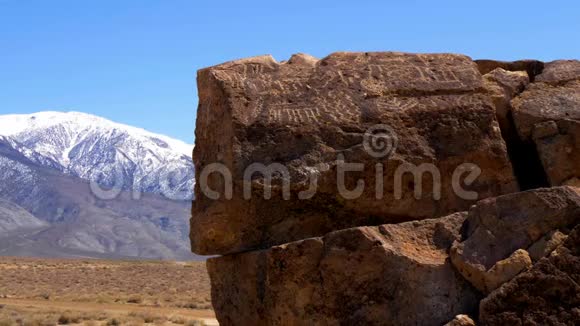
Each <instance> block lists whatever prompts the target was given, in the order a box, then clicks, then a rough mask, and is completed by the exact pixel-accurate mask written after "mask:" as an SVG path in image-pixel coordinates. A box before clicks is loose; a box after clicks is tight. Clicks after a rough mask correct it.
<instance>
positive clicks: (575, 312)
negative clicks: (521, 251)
mask: <svg viewBox="0 0 580 326" xmlns="http://www.w3.org/2000/svg"><path fill="white" fill-rule="evenodd" d="M579 284H580V227H576V228H575V229H574V231H573V232H572V233H571V234H570V236H569V237H568V239H567V240H566V241H565V242H564V244H563V245H562V246H560V247H559V248H558V249H557V250H556V251H554V252H553V253H552V254H551V255H550V256H549V257H548V258H543V259H541V260H540V261H539V262H538V263H537V264H536V265H534V267H533V268H532V269H531V270H529V271H527V272H525V273H522V274H520V275H518V276H517V277H516V278H514V279H513V280H511V281H510V282H508V283H506V284H504V285H503V286H502V287H500V288H499V289H497V290H496V291H494V292H492V293H491V294H490V295H489V297H487V298H486V299H484V300H483V301H482V302H481V308H480V321H481V324H482V325H490V326H491V325H501V326H503V325H578V321H580V285H579Z"/></svg>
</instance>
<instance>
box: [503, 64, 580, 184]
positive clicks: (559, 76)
mask: <svg viewBox="0 0 580 326" xmlns="http://www.w3.org/2000/svg"><path fill="white" fill-rule="evenodd" d="M512 105H513V117H514V121H515V125H516V127H517V131H518V134H519V136H520V137H521V139H522V140H523V141H525V142H532V143H534V144H535V147H536V149H537V151H538V154H539V157H540V160H541V162H542V165H543V168H544V171H545V174H546V176H547V179H548V182H549V184H550V185H552V186H559V185H566V184H568V185H573V184H576V185H578V184H580V183H579V182H578V180H579V178H580V61H555V62H552V63H549V64H547V65H546V67H545V69H544V72H543V73H542V74H541V75H539V76H538V77H537V78H536V82H535V83H534V84H532V85H530V87H528V89H527V90H526V91H525V92H523V93H522V94H521V95H520V96H519V97H517V98H516V99H514V100H513V103H512Z"/></svg>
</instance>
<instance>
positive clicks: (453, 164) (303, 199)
mask: <svg viewBox="0 0 580 326" xmlns="http://www.w3.org/2000/svg"><path fill="white" fill-rule="evenodd" d="M520 77H522V76H521V74H520V75H518V76H516V79H518V80H519V79H521V78H520ZM518 82H519V81H518ZM522 83H523V81H522ZM516 87H520V86H519V85H518V86H516ZM198 88H199V96H200V101H199V107H198V115H197V127H196V146H195V150H194V162H195V165H196V179H197V183H196V190H195V191H196V193H195V197H196V200H195V202H194V205H193V218H192V220H191V239H192V249H193V251H194V252H196V253H200V254H226V253H232V252H239V251H244V250H249V249H255V248H265V247H268V246H271V245H275V244H281V243H286V242H290V241H294V240H299V239H304V238H307V237H312V236H320V235H323V234H325V233H327V232H330V231H333V230H339V229H344V228H348V227H353V226H359V225H378V224H381V223H396V222H403V221H407V220H412V219H425V218H432V217H438V216H445V215H447V214H449V213H452V212H456V211H461V210H465V209H467V208H469V206H470V205H472V204H473V203H474V202H475V199H481V198H487V197H492V196H497V195H500V194H505V193H510V192H514V191H516V190H517V185H516V182H515V178H514V175H513V172H512V167H511V164H510V162H509V160H508V155H507V152H506V147H505V143H504V141H503V139H502V137H501V133H500V129H499V126H498V123H497V120H496V110H495V104H496V103H494V99H493V98H492V97H493V96H492V94H491V93H490V92H489V91H488V90H487V89H486V88H485V85H484V81H483V78H482V76H481V74H480V72H479V70H478V66H477V64H475V63H474V62H473V61H471V60H470V59H469V58H468V57H465V56H462V55H452V54H416V55H415V54H403V53H392V52H384V53H334V54H331V55H330V56H328V57H326V58H324V59H322V60H317V59H315V58H312V57H310V56H306V55H295V56H293V57H292V58H291V59H290V60H289V61H288V62H282V63H279V62H276V61H275V60H274V59H273V58H272V57H270V56H262V57H255V58H249V59H243V60H238V61H233V62H229V63H225V64H222V65H218V66H215V67H210V68H206V69H202V70H200V71H199V72H198ZM381 129H383V130H381ZM381 131H382V132H383V133H382V136H380V135H379V136H377V134H380V133H379V132H381ZM385 133H386V135H385ZM365 134H366V135H367V136H366V137H365ZM381 141H383V143H381ZM374 145H376V147H374ZM380 146H383V147H382V148H381V147H380ZM385 147H386V148H385ZM388 149H390V150H388ZM340 162H345V163H349V164H350V163H356V164H360V165H361V167H360V168H357V169H358V171H356V172H353V171H350V172H348V173H346V174H345V177H344V179H343V180H344V182H341V181H340V180H341V178H340V177H337V175H338V174H340V170H341V169H342V168H344V167H345V165H344V164H341V163H340ZM216 163H218V164H219V166H220V167H222V168H223V169H225V170H227V171H228V172H227V174H229V173H231V180H230V181H226V180H227V178H224V177H223V176H222V175H221V174H220V173H211V174H209V175H207V174H204V170H205V171H206V172H210V171H212V169H214V168H216V167H217V166H218V165H216ZM378 163H380V164H382V167H381V168H377V166H376V165H377V164H378ZM464 163H470V165H469V168H466V166H464V165H463V164H464ZM256 164H263V165H266V166H268V167H270V168H271V169H270V170H268V171H267V172H270V173H272V176H271V177H269V175H267V174H266V175H264V174H263V173H259V171H260V166H258V165H256ZM422 164H423V165H422ZM473 164H474V165H476V166H477V167H479V169H480V171H481V173H480V175H479V176H478V177H477V178H476V179H475V180H474V181H473V182H467V184H464V182H463V180H464V179H465V178H466V175H467V174H468V173H467V172H466V171H465V169H467V170H469V169H473ZM341 166H342V168H341ZM262 168H264V166H262ZM349 169H350V168H349ZM353 169H354V168H353ZM377 169H378V170H380V171H381V175H380V176H379V177H377V172H376V171H377ZM434 171H435V172H434ZM461 171H463V173H462V172H461ZM252 172H256V173H252ZM413 172H415V173H416V178H414V175H413ZM422 173H424V175H423V174H422ZM434 175H435V177H433V176H434ZM439 176H440V179H439ZM454 178H456V179H458V180H459V179H460V180H461V181H460V182H457V180H456V181H454V180H455V179H454ZM314 180H316V182H317V187H316V191H315V192H311V190H312V189H313V188H312V187H311V186H312V185H313V184H314V182H313V181H314ZM268 181H271V182H272V184H273V186H272V187H269V186H268ZM286 182H287V183H286ZM362 182H364V184H362ZM377 184H379V185H377ZM363 185H364V189H361V188H363V187H362V186H363ZM458 185H461V187H463V188H465V190H466V191H475V192H476V193H477V198H475V197H474V196H473V194H472V193H465V191H461V190H460V191H458ZM230 186H231V187H230ZM244 186H246V187H247V190H248V193H249V194H251V199H250V200H245V199H244ZM285 187H287V188H285ZM224 189H232V190H233V191H232V198H231V199H226V198H227V197H226V195H227V194H228V192H227V191H224ZM358 189H361V191H360V192H358V193H357V190H358ZM377 189H380V190H377ZM212 191H216V192H217V193H216V194H213V192H212ZM269 191H271V198H270V199H267V200H266V199H264V195H267V193H268V192H269ZM208 193H209V194H210V196H208ZM284 194H287V197H285V196H284ZM214 195H217V196H214Z"/></svg>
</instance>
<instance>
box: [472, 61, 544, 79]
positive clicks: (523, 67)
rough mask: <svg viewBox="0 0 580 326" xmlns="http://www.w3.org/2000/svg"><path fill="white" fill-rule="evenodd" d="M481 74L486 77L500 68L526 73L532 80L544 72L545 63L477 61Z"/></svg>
mask: <svg viewBox="0 0 580 326" xmlns="http://www.w3.org/2000/svg"><path fill="white" fill-rule="evenodd" d="M475 63H477V67H478V68H479V71H480V72H481V74H483V75H485V74H488V73H490V72H492V71H493V70H496V69H498V68H500V69H502V70H507V71H525V72H526V73H527V74H528V75H529V76H530V79H531V80H533V79H535V76H536V75H539V74H541V73H542V71H543V70H544V63H543V62H541V61H538V60H518V61H497V60H475Z"/></svg>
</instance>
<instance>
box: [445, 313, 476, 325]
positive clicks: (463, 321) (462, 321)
mask: <svg viewBox="0 0 580 326" xmlns="http://www.w3.org/2000/svg"><path fill="white" fill-rule="evenodd" d="M445 326H475V322H474V321H473V319H471V318H470V317H469V316H467V315H457V316H455V318H454V319H453V320H452V321H450V322H448V323H447V324H445Z"/></svg>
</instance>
